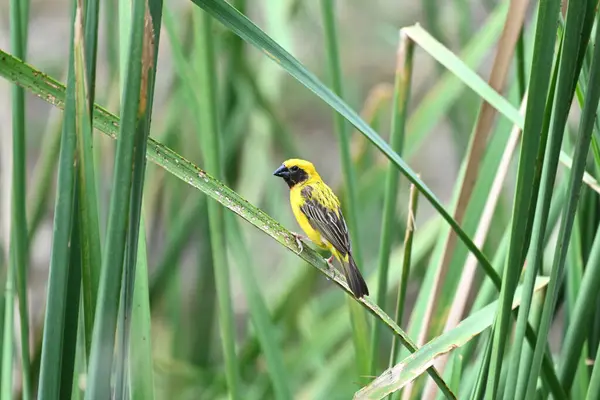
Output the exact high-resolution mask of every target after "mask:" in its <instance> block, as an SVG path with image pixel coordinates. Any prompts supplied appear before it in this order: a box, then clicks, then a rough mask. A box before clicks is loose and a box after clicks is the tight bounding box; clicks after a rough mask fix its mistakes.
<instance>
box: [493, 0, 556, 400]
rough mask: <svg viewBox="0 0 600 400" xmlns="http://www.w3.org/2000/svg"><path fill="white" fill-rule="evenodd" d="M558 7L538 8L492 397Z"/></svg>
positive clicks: (523, 233)
mask: <svg viewBox="0 0 600 400" xmlns="http://www.w3.org/2000/svg"><path fill="white" fill-rule="evenodd" d="M558 6H559V2H557V1H555V0H550V1H548V2H544V3H540V6H539V11H538V21H537V29H536V33H535V37H536V39H535V46H534V54H533V61H532V71H534V73H532V76H531V80H530V83H529V88H528V93H529V100H528V101H527V109H526V114H525V115H526V118H525V123H524V128H523V136H522V137H523V139H522V145H521V153H520V156H519V169H518V172H517V186H516V192H515V197H514V206H513V214H512V229H511V236H510V245H509V251H508V260H507V264H506V267H505V269H504V274H503V278H502V282H503V285H502V290H501V292H500V299H501V301H500V304H499V308H498V311H497V314H496V321H495V323H494V339H493V344H492V349H491V351H492V353H491V358H490V371H489V375H488V378H487V388H486V395H489V396H492V397H493V396H495V394H496V393H497V391H498V381H499V378H500V370H501V366H502V362H503V355H504V349H505V345H506V339H507V337H508V329H509V324H510V319H509V318H510V311H511V308H510V302H511V300H512V298H513V295H514V291H515V289H516V286H517V282H518V278H519V272H520V270H521V267H522V265H523V261H524V258H525V253H526V249H527V241H528V239H529V236H530V232H531V225H532V223H531V222H532V220H533V215H532V213H530V211H529V210H530V209H531V208H532V206H534V205H535V198H536V197H537V194H536V193H535V191H534V183H535V181H536V158H537V156H538V150H539V148H540V141H541V139H540V134H539V132H541V131H542V126H543V121H544V108H545V103H546V94H547V92H548V87H549V77H550V71H551V68H552V58H553V54H554V38H555V36H556V35H555V33H556V29H557V23H556V14H557V12H558ZM540 168H541V165H537V169H538V170H539V169H540ZM545 339H546V338H545V337H544V340H545ZM518 356H519V355H518V354H516V355H515V357H518Z"/></svg>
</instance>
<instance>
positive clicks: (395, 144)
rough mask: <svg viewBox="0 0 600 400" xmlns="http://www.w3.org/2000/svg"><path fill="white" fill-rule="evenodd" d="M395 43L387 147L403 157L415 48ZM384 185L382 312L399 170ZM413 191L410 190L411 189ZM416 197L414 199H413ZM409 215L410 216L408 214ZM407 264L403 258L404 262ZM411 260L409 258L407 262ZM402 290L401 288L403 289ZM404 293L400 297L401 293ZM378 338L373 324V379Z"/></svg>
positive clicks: (380, 271) (380, 266)
mask: <svg viewBox="0 0 600 400" xmlns="http://www.w3.org/2000/svg"><path fill="white" fill-rule="evenodd" d="M399 39H400V40H399V43H398V53H397V55H396V76H395V83H394V101H393V104H392V127H391V133H390V144H391V146H392V149H394V151H395V152H397V153H398V154H402V148H403V147H404V138H405V123H406V117H407V114H408V104H409V99H410V87H411V78H412V69H413V54H414V45H413V43H412V41H411V40H410V39H409V38H408V37H407V36H406V35H405V34H404V33H402V31H400V35H399ZM386 174H387V175H386V181H385V194H384V201H383V214H382V216H381V240H380V245H379V264H378V267H377V274H378V280H377V304H379V306H380V307H381V308H383V309H385V299H386V295H387V290H388V282H387V281H388V270H389V265H390V253H391V250H392V235H393V233H394V232H393V228H394V221H395V220H394V214H395V211H396V203H397V200H398V178H399V176H398V175H399V173H398V169H397V168H395V167H394V166H393V165H391V164H390V165H389V166H388V170H387V173H386ZM411 191H413V186H411ZM415 196H416V195H415ZM410 198H411V200H413V202H412V203H411V204H414V205H415V208H416V204H415V203H416V199H413V196H411V197H410ZM411 212H412V214H410V213H411ZM414 215H415V214H414V210H412V207H411V208H409V222H408V224H407V230H406V234H407V236H406V237H405V245H404V249H405V256H407V255H408V257H410V250H409V249H408V248H407V245H406V242H407V241H408V240H409V239H408V234H409V232H410V244H412V229H410V230H409V226H411V225H412V222H413V221H412V220H411V219H410V218H411V217H414ZM406 252H408V254H407V253H406ZM404 260H405V261H406V258H405V259H404ZM409 260H410V258H409ZM409 267H410V262H409V263H406V262H404V263H403V264H402V275H403V278H404V279H402V280H401V285H402V286H403V287H404V290H401V289H399V290H398V303H397V305H396V323H398V324H401V323H402V311H403V308H404V296H405V294H406V284H407V281H406V280H407V279H408V269H409ZM402 286H401V287H402ZM402 292H403V293H402ZM380 334H381V324H379V323H378V322H375V323H374V324H373V334H372V336H371V368H370V370H369V373H370V375H374V374H375V373H376V370H377V364H378V354H379V339H380ZM393 340H394V341H393V342H392V351H391V359H390V360H395V357H396V354H395V343H396V340H395V339H393Z"/></svg>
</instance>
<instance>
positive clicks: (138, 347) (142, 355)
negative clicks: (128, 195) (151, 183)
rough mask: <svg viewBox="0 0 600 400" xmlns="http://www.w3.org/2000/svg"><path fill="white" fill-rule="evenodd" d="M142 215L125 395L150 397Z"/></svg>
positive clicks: (135, 399)
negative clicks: (127, 385)
mask: <svg viewBox="0 0 600 400" xmlns="http://www.w3.org/2000/svg"><path fill="white" fill-rule="evenodd" d="M144 225H145V224H144V218H143V217H142V218H141V220H140V234H139V244H138V247H137V250H138V255H137V266H136V268H135V287H134V290H133V311H132V313H131V338H130V342H131V344H130V347H129V349H128V351H129V366H128V367H129V374H128V375H129V379H130V382H129V387H130V389H129V393H130V396H129V398H130V399H131V400H154V373H153V372H154V371H153V368H152V367H153V365H154V364H153V362H152V344H151V342H152V335H151V329H150V327H151V318H150V298H149V296H148V260H147V253H146V233H145V232H146V230H145V227H144Z"/></svg>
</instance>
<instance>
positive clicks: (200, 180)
mask: <svg viewBox="0 0 600 400" xmlns="http://www.w3.org/2000/svg"><path fill="white" fill-rule="evenodd" d="M0 75H1V76H4V77H6V78H7V79H10V80H11V81H13V82H15V83H18V84H20V85H22V86H23V87H25V88H26V89H28V90H30V91H31V92H33V93H34V94H36V95H38V96H39V97H41V98H42V99H44V100H45V101H47V102H49V103H51V104H53V105H55V106H57V107H64V104H65V88H64V86H63V85H62V84H60V83H59V82H57V81H56V80H54V79H52V78H50V77H49V76H48V75H46V74H44V73H42V72H40V71H38V70H35V69H33V68H32V67H30V66H29V65H27V64H24V63H23V62H21V61H19V60H16V59H15V58H14V57H12V56H10V55H9V54H7V53H5V52H2V51H1V50H0ZM119 122H120V121H119V119H118V118H117V117H116V116H114V115H113V114H111V113H109V112H108V111H106V110H105V109H104V108H102V107H99V106H96V107H95V112H94V127H95V128H97V129H98V130H100V131H101V132H103V133H105V134H106V135H107V136H109V137H111V138H116V137H117V136H118V134H119V129H120V123H119ZM147 157H148V159H149V160H150V161H152V162H153V163H156V164H157V165H159V166H160V167H162V168H164V169H165V170H167V171H168V172H170V173H171V174H173V175H174V176H176V177H177V178H179V179H181V180H182V181H184V182H186V183H187V184H189V185H191V186H193V187H195V188H197V189H200V190H201V191H202V192H204V193H206V194H207V195H208V196H210V197H211V198H213V199H214V200H216V201H217V202H219V203H221V204H222V205H223V206H225V207H227V208H228V209H230V210H231V211H233V212H235V213H236V214H238V215H239V216H240V217H242V218H244V219H245V220H247V221H248V222H250V223H251V224H252V225H254V226H255V227H256V228H258V229H259V230H261V231H263V232H264V233H266V234H267V235H268V236H270V237H271V238H273V239H274V240H276V241H277V242H278V243H280V244H281V245H283V246H284V247H286V248H287V249H289V250H290V251H291V252H293V253H297V252H298V250H299V249H298V248H297V245H296V240H295V238H294V236H293V235H292V234H291V233H290V232H289V231H287V230H285V229H284V228H283V227H282V226H281V225H280V224H278V223H277V222H276V221H274V220H273V219H272V218H270V217H269V216H268V215H267V214H265V213H264V212H263V211H261V210H259V209H258V208H256V207H254V206H252V205H250V204H249V203H248V202H246V201H245V200H244V199H243V198H242V197H240V196H239V195H238V194H237V193H235V192H234V191H233V190H231V189H230V188H228V187H227V186H225V185H224V184H223V183H221V182H220V181H218V180H216V179H214V178H213V177H211V176H210V175H209V174H207V173H206V172H205V171H203V170H201V169H200V168H198V167H197V166H196V165H194V164H192V163H191V162H189V161H188V160H186V159H185V158H183V157H181V156H180V155H179V154H177V153H175V152H174V151H173V150H171V149H169V148H168V147H166V146H164V145H163V144H161V143H159V142H157V141H155V140H153V139H152V138H150V139H149V140H148V149H147ZM299 257H300V258H302V259H303V260H304V261H306V262H308V263H309V264H310V265H312V266H313V267H315V268H316V269H318V270H319V271H320V272H321V273H322V274H324V275H325V276H327V277H328V278H329V279H331V280H332V281H333V282H335V284H336V285H338V286H340V287H341V288H342V289H343V290H344V291H346V292H347V293H348V294H351V292H350V289H349V288H348V286H347V284H346V282H345V280H344V279H343V278H342V277H341V275H340V274H339V273H336V274H335V275H334V274H332V272H331V271H329V268H328V266H327V265H326V264H325V261H324V260H323V258H322V257H321V256H320V255H319V254H318V253H317V252H315V251H314V250H311V249H309V248H305V249H304V251H303V252H302V253H301V254H300V255H299ZM104 262H106V261H104ZM359 303H360V304H362V305H363V306H364V307H366V308H367V309H368V310H369V312H370V313H371V314H373V315H376V316H377V318H378V319H380V320H382V321H383V322H384V323H385V325H387V326H388V327H389V328H390V329H391V330H392V331H393V332H394V334H396V335H398V336H399V339H400V342H401V343H402V345H404V346H405V347H407V348H408V349H409V350H410V351H411V352H414V351H416V349H417V347H416V345H415V344H414V342H413V341H412V340H411V339H410V338H409V337H408V335H407V334H406V333H405V332H404V331H403V330H402V329H401V328H400V327H398V325H397V324H396V323H395V322H394V321H393V320H392V319H391V318H390V317H389V316H388V315H387V314H386V313H385V312H383V311H382V310H381V308H379V307H378V306H377V305H375V304H374V303H373V302H372V301H371V300H370V299H368V298H362V299H361V300H360V301H359ZM430 373H432V374H433V375H437V376H436V378H435V379H438V380H440V382H441V378H439V374H437V372H436V371H430Z"/></svg>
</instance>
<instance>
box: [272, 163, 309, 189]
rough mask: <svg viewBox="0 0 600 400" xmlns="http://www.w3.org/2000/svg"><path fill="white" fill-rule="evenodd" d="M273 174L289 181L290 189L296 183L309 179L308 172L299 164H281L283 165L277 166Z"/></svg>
mask: <svg viewBox="0 0 600 400" xmlns="http://www.w3.org/2000/svg"><path fill="white" fill-rule="evenodd" d="M273 175H275V176H279V177H281V178H283V180H284V181H285V183H287V185H288V186H289V188H290V189H291V188H292V187H294V186H295V185H296V184H298V183H300V182H304V181H305V180H307V179H308V174H307V173H306V171H304V170H303V169H302V168H300V167H298V166H297V165H293V166H292V167H290V168H288V167H286V166H285V165H283V164H281V166H280V167H279V168H277V169H276V170H275V172H273Z"/></svg>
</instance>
